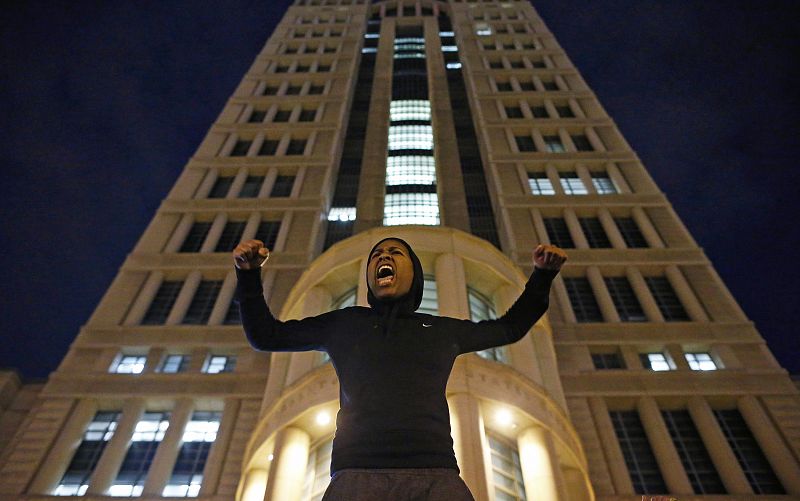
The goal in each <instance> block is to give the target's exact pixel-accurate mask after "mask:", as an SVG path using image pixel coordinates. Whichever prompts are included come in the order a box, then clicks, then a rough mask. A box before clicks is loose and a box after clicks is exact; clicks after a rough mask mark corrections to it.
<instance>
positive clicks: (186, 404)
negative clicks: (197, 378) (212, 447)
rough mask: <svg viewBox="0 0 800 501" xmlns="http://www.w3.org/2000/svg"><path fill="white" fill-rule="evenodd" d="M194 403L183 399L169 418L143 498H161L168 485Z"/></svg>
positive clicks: (148, 476) (145, 485)
mask: <svg viewBox="0 0 800 501" xmlns="http://www.w3.org/2000/svg"><path fill="white" fill-rule="evenodd" d="M193 409H194V402H193V401H192V400H191V399H188V398H182V399H180V400H178V401H177V402H176V403H175V408H174V409H173V410H172V412H171V413H170V416H169V428H167V431H166V433H165V434H164V439H163V440H161V443H160V444H158V449H157V450H156V455H155V456H154V457H153V462H152V464H151V465H150V471H149V472H148V474H147V480H146V481H145V484H144V490H143V491H142V495H143V496H153V497H157V496H160V495H161V493H162V492H163V491H164V486H166V485H167V482H168V481H169V478H170V476H171V475H172V469H173V468H174V467H175V460H176V459H177V458H178V452H179V451H180V448H181V443H182V441H183V432H184V430H185V429H186V423H188V422H189V419H190V418H191V417H192V410H193Z"/></svg>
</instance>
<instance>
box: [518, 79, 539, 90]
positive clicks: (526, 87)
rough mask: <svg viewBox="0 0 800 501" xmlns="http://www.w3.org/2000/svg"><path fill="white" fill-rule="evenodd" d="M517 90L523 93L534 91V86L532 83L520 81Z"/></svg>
mask: <svg viewBox="0 0 800 501" xmlns="http://www.w3.org/2000/svg"><path fill="white" fill-rule="evenodd" d="M519 88H520V89H522V90H523V91H525V92H528V91H534V90H536V86H535V85H533V82H530V81H529V82H524V81H520V82H519Z"/></svg>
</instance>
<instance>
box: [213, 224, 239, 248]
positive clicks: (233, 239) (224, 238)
mask: <svg viewBox="0 0 800 501" xmlns="http://www.w3.org/2000/svg"><path fill="white" fill-rule="evenodd" d="M245 226H247V222H246V221H228V223H227V224H225V228H223V230H222V234H221V235H220V236H219V240H218V241H217V246H216V247H215V248H214V252H231V251H233V249H234V247H236V246H237V245H239V242H241V241H242V233H244V227H245Z"/></svg>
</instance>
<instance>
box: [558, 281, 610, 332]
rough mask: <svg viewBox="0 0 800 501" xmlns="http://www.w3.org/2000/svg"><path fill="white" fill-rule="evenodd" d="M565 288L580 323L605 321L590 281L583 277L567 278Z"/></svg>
mask: <svg viewBox="0 0 800 501" xmlns="http://www.w3.org/2000/svg"><path fill="white" fill-rule="evenodd" d="M564 286H565V288H566V289H567V295H568V296H569V302H570V305H572V311H573V312H574V313H575V319H576V320H577V321H578V322H581V323H583V322H602V321H603V315H602V314H601V313H600V307H599V306H598V305H597V300H596V299H595V298H594V292H593V291H592V286H591V284H589V280H587V279H586V278H583V277H573V278H569V277H565V278H564Z"/></svg>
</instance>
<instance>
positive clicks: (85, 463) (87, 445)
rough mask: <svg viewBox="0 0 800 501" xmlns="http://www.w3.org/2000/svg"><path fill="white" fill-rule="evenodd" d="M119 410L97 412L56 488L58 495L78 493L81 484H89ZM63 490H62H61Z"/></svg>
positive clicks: (111, 433)
mask: <svg viewBox="0 0 800 501" xmlns="http://www.w3.org/2000/svg"><path fill="white" fill-rule="evenodd" d="M119 418H120V413H119V412H98V413H97V414H95V416H94V419H92V422H91V423H89V426H88V427H87V428H86V431H85V432H84V434H83V440H82V441H81V444H80V445H79V446H78V449H77V450H76V451H75V454H74V455H73V456H72V460H71V461H70V463H69V466H67V471H66V472H65V473H64V476H63V477H62V478H61V482H59V485H58V487H57V489H56V494H59V495H76V496H77V495H79V490H80V489H81V486H85V485H88V484H89V477H90V476H91V475H92V473H93V472H94V469H95V466H97V461H98V460H99V459H100V455H101V454H102V453H103V450H105V448H106V444H107V443H108V441H109V440H111V437H112V436H113V435H114V429H115V428H116V425H117V422H118V421H119ZM62 491H63V492H62Z"/></svg>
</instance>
